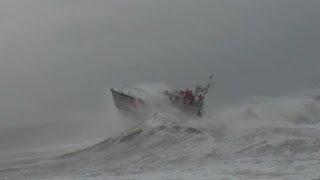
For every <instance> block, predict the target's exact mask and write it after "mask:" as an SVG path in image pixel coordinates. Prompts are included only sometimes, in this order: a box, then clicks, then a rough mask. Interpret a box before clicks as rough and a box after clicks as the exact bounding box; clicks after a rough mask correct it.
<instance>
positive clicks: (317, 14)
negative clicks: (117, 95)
mask: <svg viewBox="0 0 320 180" xmlns="http://www.w3.org/2000/svg"><path fill="white" fill-rule="evenodd" d="M319 7H320V1H319V0H304V1H302V0H91V1H88V0H28V1H25V0H1V1H0V39H1V40H0V123H1V124H0V126H1V127H8V126H12V125H21V124H28V123H35V122H36V123H37V122H50V121H57V120H59V121H65V120H70V119H76V118H77V117H79V116H74V117H72V115H73V114H77V113H80V114H81V113H83V114H86V113H88V114H94V113H95V112H96V111H100V110H101V109H100V108H101V104H102V102H103V101H104V96H103V94H104V88H106V87H108V88H110V87H114V86H119V85H121V83H123V82H131V83H133V82H165V83H168V84H170V85H171V86H178V87H186V86H188V85H194V83H196V82H197V81H198V80H202V79H206V78H207V76H208V75H209V74H210V73H214V76H215V78H216V82H217V84H216V89H214V90H213V91H212V93H211V94H210V96H211V97H210V100H211V101H215V102H216V105H224V104H230V103H231V104H232V103H233V102H235V101H238V100H241V99H243V98H245V97H249V96H279V95H283V94H286V93H290V92H295V91H300V90H303V89H309V88H318V87H320V71H319V68H320V59H319V57H320V33H319V32H320V11H319ZM82 117H85V116H82ZM86 118H87V117H86Z"/></svg>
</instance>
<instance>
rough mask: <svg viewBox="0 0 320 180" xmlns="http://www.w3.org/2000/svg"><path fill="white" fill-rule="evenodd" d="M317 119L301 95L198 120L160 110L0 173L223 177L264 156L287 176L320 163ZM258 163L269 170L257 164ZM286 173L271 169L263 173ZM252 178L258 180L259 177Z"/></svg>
mask: <svg viewBox="0 0 320 180" xmlns="http://www.w3.org/2000/svg"><path fill="white" fill-rule="evenodd" d="M319 122H320V104H319V102H318V101H315V100H313V99H310V98H304V97H299V98H292V97H286V98H264V99H263V100H258V101H251V102H247V103H245V104H242V105H239V106H233V107H228V108H225V109H224V110H220V111H218V112H217V113H214V114H212V115H208V116H205V117H204V118H200V119H188V120H185V119H181V117H179V116H175V115H173V114H170V113H167V112H161V111H160V110H159V111H158V113H157V114H155V115H154V116H153V117H152V118H150V119H149V120H147V121H146V123H145V125H144V126H138V127H135V128H133V129H130V130H127V131H126V132H124V133H122V134H121V135H119V136H115V137H112V138H108V139H106V140H104V141H102V142H100V143H98V144H96V145H94V146H91V147H88V148H85V149H81V150H78V151H73V152H69V153H64V154H62V155H59V156H57V157H55V158H50V159H46V160H41V161H38V162H37V163H34V164H32V165H30V166H27V167H25V166H23V167H17V168H15V169H10V168H9V169H3V170H1V171H0V175H4V176H6V177H10V178H15V179H19V178H21V177H24V178H25V177H26V176H27V175H28V174H32V176H33V177H39V178H50V177H52V172H54V173H53V174H54V176H57V175H62V176H63V175H67V176H72V177H74V176H75V177H79V174H80V175H81V176H82V177H84V178H95V177H101V176H102V175H103V174H104V173H107V174H108V175H112V176H113V177H117V176H120V175H128V176H129V175H137V174H144V173H150V172H154V171H171V170H172V169H181V168H182V169H192V170H195V169H197V168H199V167H208V166H209V167H212V168H213V169H215V168H216V169H219V168H218V167H224V170H223V172H224V173H226V174H228V173H227V172H225V171H226V170H227V169H230V168H231V169H232V167H233V166H237V163H238V164H242V165H243V164H247V166H248V167H250V168H249V169H250V170H252V168H253V167H255V166H256V165H255V164H257V163H258V164H259V163H262V162H264V161H265V160H266V158H267V160H268V163H270V164H271V166H277V167H279V168H280V169H281V168H282V169H284V170H283V171H287V172H288V173H289V174H290V172H292V171H291V169H286V168H287V167H286V165H287V164H288V159H290V161H295V160H297V159H299V158H300V160H301V157H303V159H304V160H305V161H306V160H308V161H307V162H306V163H311V160H312V159H314V158H320V131H319V130H320V123H319ZM251 158H254V160H252V159H251ZM250 159H251V161H250ZM309 160H310V162H309ZM248 161H250V163H253V165H252V164H250V163H249V164H248ZM280 162H281V163H280ZM261 166H268V165H267V164H263V163H262V165H261ZM298 167H300V168H301V166H300V165H299V166H298V165H297V168H296V169H294V171H295V172H296V171H299V168H298ZM306 167H307V165H306V166H305V168H301V172H302V171H303V172H306V171H305V169H306ZM317 167H319V166H317ZM237 168H238V169H237ZM237 168H236V169H233V171H232V172H234V173H235V176H236V177H239V176H241V177H242V176H244V177H248V176H249V175H248V176H246V174H250V173H251V171H240V170H239V169H241V168H243V167H242V166H241V167H240V165H239V166H237ZM222 169H223V168H222ZM297 169H298V170H297ZM238 170H239V171H238ZM217 171H218V170H217ZM275 171H276V172H278V171H277V170H275ZM17 172H19V173H17ZM219 172H220V171H219ZM244 172H245V173H244ZM259 172H260V171H259ZM253 174H254V173H253ZM228 175H230V173H229V174H228ZM260 175H261V174H260ZM287 175H288V174H275V173H274V171H272V172H265V173H262V175H261V176H263V177H269V178H274V177H279V176H280V177H281V176H287ZM251 176H252V173H251ZM315 176H316V175H315ZM103 177H106V176H103ZM228 177H229V176H228ZM254 177H259V173H258V175H257V173H256V176H254ZM140 178H141V176H137V179H140ZM159 179H161V178H159Z"/></svg>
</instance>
